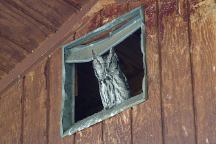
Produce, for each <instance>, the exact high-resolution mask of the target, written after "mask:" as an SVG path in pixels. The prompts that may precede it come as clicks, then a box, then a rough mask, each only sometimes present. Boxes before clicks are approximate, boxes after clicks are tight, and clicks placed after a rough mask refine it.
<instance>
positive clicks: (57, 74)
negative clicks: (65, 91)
mask: <svg viewBox="0 0 216 144" xmlns="http://www.w3.org/2000/svg"><path fill="white" fill-rule="evenodd" d="M61 60H62V50H61V49H60V48H59V49H58V50H56V51H55V52H54V53H53V54H51V57H50V62H49V65H48V66H47V69H46V71H47V72H46V73H47V76H48V79H47V82H48V83H47V86H48V90H49V100H48V102H47V103H48V104H49V112H48V116H49V132H48V134H49V137H48V144H54V143H55V144H73V142H74V137H73V136H68V137H65V138H61V136H60V114H61V104H62V61H61Z"/></svg>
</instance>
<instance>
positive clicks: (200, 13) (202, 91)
mask: <svg viewBox="0 0 216 144" xmlns="http://www.w3.org/2000/svg"><path fill="white" fill-rule="evenodd" d="M190 6H191V17H190V22H191V25H190V26H191V48H192V49H191V52H192V53H191V56H192V64H193V86H194V102H195V110H196V111H195V114H196V129H197V143H198V144H213V143H215V142H216V122H215V120H216V57H215V56H216V15H215V14H216V3H215V1H214V0H205V1H199V0H194V1H190Z"/></svg>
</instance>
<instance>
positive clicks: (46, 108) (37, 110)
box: [0, 0, 216, 144]
mask: <svg viewBox="0 0 216 144" xmlns="http://www.w3.org/2000/svg"><path fill="white" fill-rule="evenodd" d="M141 4H143V5H144V7H145V11H144V14H145V24H146V49H147V66H148V72H147V73H148V84H149V85H148V96H149V99H148V101H147V102H145V103H142V104H139V105H137V106H134V107H133V108H131V109H128V110H126V111H124V112H122V113H120V114H118V115H116V116H114V117H112V118H110V119H107V120H105V121H103V122H101V123H98V124H96V125H94V126H92V127H90V128H87V129H84V130H82V131H81V132H77V133H76V134H74V135H73V136H69V137H65V138H63V139H62V138H61V137H60V133H59V126H60V125H59V120H60V117H59V115H60V111H61V69H62V65H61V50H60V49H56V50H55V51H53V52H52V53H51V54H50V56H49V57H46V58H45V59H44V60H42V62H40V63H37V64H35V66H34V67H33V68H32V69H31V70H30V71H29V72H28V73H27V74H26V75H25V76H24V77H21V78H20V79H19V80H18V81H16V82H14V83H13V84H12V85H11V87H10V88H8V89H6V90H5V91H4V92H3V93H2V95H1V96H0V143H1V144H10V143H11V144H12V143H13V144H23V143H31V144H34V143H35V144H37V143H41V144H69V143H70V144H213V143H215V142H216V122H215V121H216V105H215V104H216V58H215V55H216V16H215V13H216V3H215V1H214V0H206V1H203V2H200V1H198V0H191V1H186V0H181V1H180V0H179V1H176V0H166V1H157V0H148V1H143V2H133V3H125V4H121V5H119V4H112V5H109V6H106V7H105V8H104V9H102V10H101V11H99V12H97V13H96V14H95V15H94V16H93V17H91V18H87V19H85V20H83V26H82V27H81V28H80V29H79V30H77V31H76V32H74V34H73V35H72V36H71V39H70V40H73V39H74V38H78V37H81V36H83V35H84V34H86V33H88V32H90V31H92V30H93V29H95V28H97V27H99V26H101V25H103V24H104V23H106V22H108V21H110V20H112V19H114V18H115V17H117V16H119V15H121V14H123V13H125V12H127V11H129V10H131V9H132V8H135V7H137V6H140V5H141ZM67 41H68V40H67Z"/></svg>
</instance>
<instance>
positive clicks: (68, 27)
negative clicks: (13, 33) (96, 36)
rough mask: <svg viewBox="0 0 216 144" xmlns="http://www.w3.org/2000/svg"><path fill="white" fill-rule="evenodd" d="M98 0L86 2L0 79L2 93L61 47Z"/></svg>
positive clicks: (0, 91)
mask: <svg viewBox="0 0 216 144" xmlns="http://www.w3.org/2000/svg"><path fill="white" fill-rule="evenodd" d="M97 2H98V0H89V1H88V2H86V3H85V4H84V5H83V6H82V8H81V9H80V11H79V12H77V13H74V14H72V15H71V16H70V17H69V18H68V20H67V21H66V22H65V23H64V24H63V25H62V26H61V27H60V28H59V29H58V31H57V32H56V33H55V34H53V35H51V36H50V37H48V38H47V39H46V40H45V41H44V42H42V43H41V44H40V45H39V47H38V48H37V49H35V51H34V52H32V53H31V54H29V55H28V56H26V58H25V59H24V60H23V61H22V62H21V63H18V64H17V65H16V67H15V68H14V69H13V70H11V71H10V72H9V74H8V75H6V76H4V77H3V78H2V79H1V80H0V94H1V93H2V92H3V91H4V90H5V89H6V88H8V87H9V86H10V85H11V84H12V83H13V82H15V81H16V80H17V79H18V78H20V77H23V76H24V75H25V74H26V73H27V72H28V71H29V69H30V68H31V67H32V66H33V65H34V64H36V63H38V62H40V61H41V60H42V59H43V58H45V57H47V56H48V55H49V54H50V52H52V51H54V50H55V49H57V48H59V47H61V46H62V44H63V43H64V41H65V40H66V39H68V38H69V37H70V36H71V35H72V33H73V32H74V31H75V29H76V28H77V26H78V24H79V23H80V22H81V19H82V18H83V17H84V16H85V15H86V14H87V13H88V12H89V10H90V9H91V8H92V7H93V6H94V5H95V4H96V3H97Z"/></svg>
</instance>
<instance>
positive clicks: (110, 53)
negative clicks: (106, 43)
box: [109, 48, 115, 57]
mask: <svg viewBox="0 0 216 144" xmlns="http://www.w3.org/2000/svg"><path fill="white" fill-rule="evenodd" d="M114 53H115V49H114V48H111V49H110V51H109V57H112V56H113V55H114Z"/></svg>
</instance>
